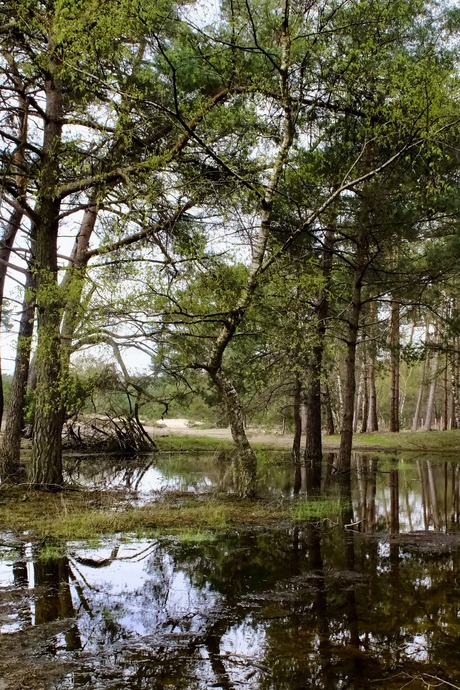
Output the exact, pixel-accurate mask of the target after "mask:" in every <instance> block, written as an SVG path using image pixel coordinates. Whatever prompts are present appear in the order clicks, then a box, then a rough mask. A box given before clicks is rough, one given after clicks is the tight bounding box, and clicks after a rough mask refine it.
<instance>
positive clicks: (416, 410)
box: [412, 322, 430, 431]
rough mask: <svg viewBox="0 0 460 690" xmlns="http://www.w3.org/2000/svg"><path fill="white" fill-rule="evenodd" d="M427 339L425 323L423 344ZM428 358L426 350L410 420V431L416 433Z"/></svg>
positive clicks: (427, 327) (427, 333)
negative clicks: (412, 415)
mask: <svg viewBox="0 0 460 690" xmlns="http://www.w3.org/2000/svg"><path fill="white" fill-rule="evenodd" d="M428 339H429V323H428V322H427V324H426V330H425V342H426V343H428ZM429 358H430V352H429V349H428V348H427V350H426V353H425V357H424V358H423V363H422V371H421V374H420V385H419V389H418V394H417V402H416V404H415V412H414V418H413V420H412V431H417V429H418V428H419V423H420V416H421V412H422V403H423V394H424V392H425V386H426V373H427V369H428V363H429Z"/></svg>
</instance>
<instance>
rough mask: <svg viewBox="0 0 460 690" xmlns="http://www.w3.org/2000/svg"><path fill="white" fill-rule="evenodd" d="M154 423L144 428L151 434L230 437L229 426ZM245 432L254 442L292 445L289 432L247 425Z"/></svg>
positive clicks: (184, 421) (183, 421) (182, 421)
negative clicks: (210, 427)
mask: <svg viewBox="0 0 460 690" xmlns="http://www.w3.org/2000/svg"><path fill="white" fill-rule="evenodd" d="M156 425H157V426H154V427H149V426H146V427H145V428H146V429H147V431H148V432H149V433H150V434H152V435H153V436H168V435H169V434H174V435H177V436H208V437H209V438H223V439H231V438H232V434H231V432H230V429H229V427H227V428H225V429H207V428H206V427H205V426H203V425H201V424H197V423H195V422H189V420H188V419H159V420H158V421H157V422H156ZM246 432H247V435H248V438H249V439H251V440H252V441H255V442H256V443H257V442H258V443H268V444H269V445H273V446H279V447H281V448H290V447H291V446H292V438H293V437H292V435H291V434H274V433H266V432H265V431H264V430H263V429H260V428H258V427H253V428H251V427H249V428H248V429H247V430H246Z"/></svg>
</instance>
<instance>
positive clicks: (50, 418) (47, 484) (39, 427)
mask: <svg viewBox="0 0 460 690" xmlns="http://www.w3.org/2000/svg"><path fill="white" fill-rule="evenodd" d="M45 96H46V120H45V126H44V139H43V149H42V150H43V155H42V169H41V185H40V189H39V192H38V200H37V206H36V209H35V213H36V221H35V222H34V224H33V226H32V240H33V246H32V251H33V259H34V271H35V280H36V308H37V350H36V371H37V387H36V391H35V420H34V433H33V446H32V448H33V450H32V460H33V468H32V478H31V483H32V485H33V486H34V487H36V488H45V489H56V488H59V487H61V486H62V484H63V476H62V439H61V436H62V425H61V419H62V417H61V405H62V403H61V398H62V377H61V351H60V324H61V311H62V302H61V298H60V294H59V288H58V282H57V270H58V266H57V238H58V228H59V211H60V199H59V197H58V196H57V184H58V181H59V153H60V147H61V138H62V119H63V96H62V85H61V83H60V81H59V80H58V79H57V78H53V76H52V75H50V76H49V77H48V79H47V80H46V82H45Z"/></svg>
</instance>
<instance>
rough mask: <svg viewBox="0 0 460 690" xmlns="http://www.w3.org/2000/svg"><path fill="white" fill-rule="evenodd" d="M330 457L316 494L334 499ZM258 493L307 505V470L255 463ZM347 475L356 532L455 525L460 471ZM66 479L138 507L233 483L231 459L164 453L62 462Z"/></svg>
mask: <svg viewBox="0 0 460 690" xmlns="http://www.w3.org/2000/svg"><path fill="white" fill-rule="evenodd" d="M335 461H336V458H335V455H334V454H333V453H329V454H327V455H326V457H325V461H324V463H323V464H324V468H323V476H322V482H321V493H322V495H332V496H334V495H335V494H336V493H337V471H336V467H335ZM260 464H261V467H260V473H259V481H258V491H259V493H260V495H262V496H274V497H284V498H288V497H290V498H293V497H295V496H298V497H299V500H302V498H303V497H307V498H310V497H311V496H312V495H314V494H315V493H318V492H317V491H316V490H313V491H312V490H311V487H310V484H309V476H308V471H307V468H305V467H304V466H299V467H297V468H294V467H292V465H291V463H290V461H289V455H288V454H286V453H284V452H279V451H278V452H274V453H272V454H267V453H266V454H265V458H264V462H261V463H260ZM354 469H355V472H354V473H353V476H352V488H351V492H352V502H353V510H354V513H353V516H351V518H350V522H353V523H356V524H357V525H358V528H359V530H360V531H365V532H379V531H390V532H391V533H392V534H397V533H399V532H410V531H414V530H436V531H446V530H451V529H454V528H456V527H457V526H458V525H459V521H460V465H459V463H458V462H454V461H451V462H442V461H439V460H434V459H433V458H429V457H424V456H419V457H418V458H414V457H407V458H406V457H405V456H398V457H386V458H377V457H372V456H367V455H362V454H355V456H354ZM67 480H68V481H70V482H72V483H76V484H78V485H81V486H85V487H88V488H92V489H102V490H104V489H105V490H124V491H127V492H129V495H130V498H131V500H132V501H133V502H136V501H137V502H139V503H143V502H146V501H152V500H155V499H158V498H159V497H162V496H164V495H166V494H168V493H170V492H176V493H177V492H179V493H188V494H193V495H201V494H207V493H220V492H222V493H226V494H233V493H235V492H236V491H237V477H236V474H235V472H234V470H233V465H232V457H231V455H229V454H228V453H227V452H224V453H217V454H200V455H189V454H176V455H174V454H171V455H164V456H162V457H158V456H153V457H151V458H147V459H144V460H143V461H142V462H141V463H140V464H135V463H133V462H128V463H126V462H124V463H122V462H120V460H118V459H113V458H105V459H104V458H101V457H95V458H90V459H87V458H86V459H85V458H79V459H68V461H67Z"/></svg>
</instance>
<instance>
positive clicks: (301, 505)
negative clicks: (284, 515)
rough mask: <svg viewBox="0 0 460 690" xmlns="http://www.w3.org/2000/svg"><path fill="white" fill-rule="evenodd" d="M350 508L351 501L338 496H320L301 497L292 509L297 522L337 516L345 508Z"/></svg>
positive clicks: (292, 514)
mask: <svg viewBox="0 0 460 690" xmlns="http://www.w3.org/2000/svg"><path fill="white" fill-rule="evenodd" d="M349 509H350V503H349V502H347V501H344V500H342V499H340V498H337V497H318V498H316V497H315V498H305V499H300V500H299V501H297V502H296V504H295V505H294V506H293V508H292V509H291V517H292V519H293V520H294V521H295V522H307V521H308V520H322V519H324V518H331V519H332V518H337V516H338V515H340V514H341V513H342V512H343V511H344V510H349Z"/></svg>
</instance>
